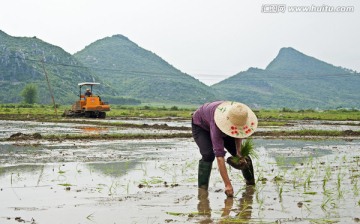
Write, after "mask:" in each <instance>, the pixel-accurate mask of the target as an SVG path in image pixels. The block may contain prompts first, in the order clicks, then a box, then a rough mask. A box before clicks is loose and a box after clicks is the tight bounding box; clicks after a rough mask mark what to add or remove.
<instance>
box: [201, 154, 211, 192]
mask: <svg viewBox="0 0 360 224" xmlns="http://www.w3.org/2000/svg"><path fill="white" fill-rule="evenodd" d="M211 168H212V162H205V161H202V160H200V161H199V171H198V187H199V188H202V189H205V190H207V189H208V188H209V180H210V174H211Z"/></svg>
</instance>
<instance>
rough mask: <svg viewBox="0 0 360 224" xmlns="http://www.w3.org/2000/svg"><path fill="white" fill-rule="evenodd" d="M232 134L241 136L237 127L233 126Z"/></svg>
mask: <svg viewBox="0 0 360 224" xmlns="http://www.w3.org/2000/svg"><path fill="white" fill-rule="evenodd" d="M230 128H231V134H232V135H239V132H238V129H237V127H236V126H231V127H230Z"/></svg>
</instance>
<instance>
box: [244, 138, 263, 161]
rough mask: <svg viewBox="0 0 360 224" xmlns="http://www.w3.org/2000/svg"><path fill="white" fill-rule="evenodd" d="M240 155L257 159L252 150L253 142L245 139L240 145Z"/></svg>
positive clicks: (255, 153)
mask: <svg viewBox="0 0 360 224" xmlns="http://www.w3.org/2000/svg"><path fill="white" fill-rule="evenodd" d="M241 154H242V156H250V157H253V158H256V159H258V158H259V156H258V154H257V152H256V151H255V150H254V142H253V140H252V139H251V138H247V139H246V140H245V142H243V143H242V145H241Z"/></svg>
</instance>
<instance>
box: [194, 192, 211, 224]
mask: <svg viewBox="0 0 360 224" xmlns="http://www.w3.org/2000/svg"><path fill="white" fill-rule="evenodd" d="M198 199H199V203H198V206H197V209H198V212H199V215H200V216H202V217H203V219H201V220H200V222H199V223H202V224H207V223H212V220H211V208H210V201H209V192H208V191H207V190H205V189H202V188H199V190H198Z"/></svg>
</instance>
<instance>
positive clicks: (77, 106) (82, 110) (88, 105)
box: [63, 82, 110, 118]
mask: <svg viewBox="0 0 360 224" xmlns="http://www.w3.org/2000/svg"><path fill="white" fill-rule="evenodd" d="M99 84H100V83H96V82H83V83H79V84H78V86H79V87H80V90H79V91H80V92H79V96H80V99H79V100H78V101H76V102H75V103H74V104H73V105H72V107H71V110H65V111H64V113H63V116H67V117H89V118H105V117H106V112H105V111H110V105H109V104H108V103H106V102H103V101H102V100H101V98H100V96H96V95H93V94H92V92H93V91H92V90H93V86H94V85H99ZM83 86H88V87H90V88H88V89H87V91H86V93H85V94H82V92H81V88H82V87H83Z"/></svg>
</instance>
